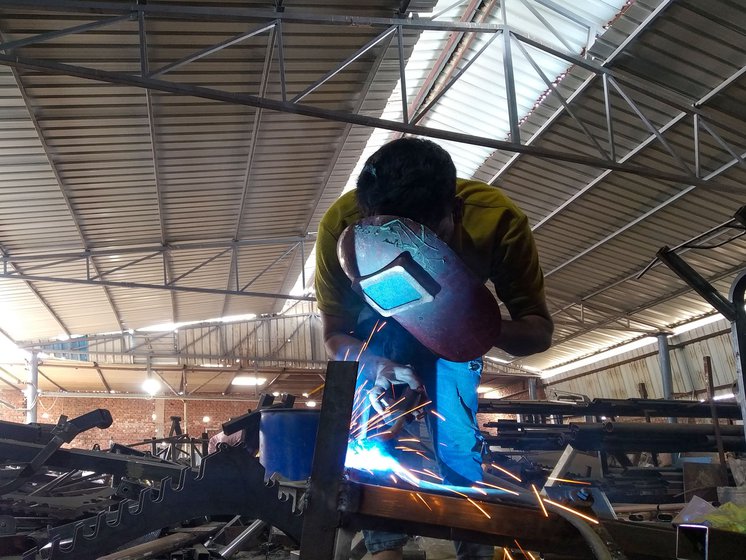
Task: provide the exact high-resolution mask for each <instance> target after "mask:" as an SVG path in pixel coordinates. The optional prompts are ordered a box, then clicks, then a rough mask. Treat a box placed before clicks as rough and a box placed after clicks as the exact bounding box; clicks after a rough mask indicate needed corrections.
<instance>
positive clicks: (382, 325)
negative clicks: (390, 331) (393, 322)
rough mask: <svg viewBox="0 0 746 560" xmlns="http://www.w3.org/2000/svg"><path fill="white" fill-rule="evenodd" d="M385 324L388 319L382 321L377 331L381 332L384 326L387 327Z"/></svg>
mask: <svg viewBox="0 0 746 560" xmlns="http://www.w3.org/2000/svg"><path fill="white" fill-rule="evenodd" d="M385 326H386V321H384V322H383V323H381V326H380V327H378V330H376V332H377V333H378V332H381V329H382V328H383V327H385Z"/></svg>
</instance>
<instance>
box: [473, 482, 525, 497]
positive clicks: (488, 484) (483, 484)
mask: <svg viewBox="0 0 746 560" xmlns="http://www.w3.org/2000/svg"><path fill="white" fill-rule="evenodd" d="M477 484H481V485H482V486H488V487H489V488H495V489H497V490H502V491H503V492H507V493H508V494H513V495H514V496H520V494H519V493H518V492H514V491H513V490H508V489H507V488H503V487H502V486H496V485H494V484H490V483H489V482H484V481H483V480H477Z"/></svg>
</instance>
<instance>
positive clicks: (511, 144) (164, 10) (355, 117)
mask: <svg viewBox="0 0 746 560" xmlns="http://www.w3.org/2000/svg"><path fill="white" fill-rule="evenodd" d="M544 1H546V0H544ZM550 4H551V5H549V4H548V5H547V6H548V7H550V8H551V9H553V10H555V11H557V12H558V13H560V14H563V15H564V16H565V17H569V15H570V14H568V13H566V12H565V11H564V10H562V9H561V7H560V6H557V5H554V4H553V3H550ZM2 7H15V8H23V9H27V10H41V11H44V10H53V11H55V12H59V11H61V12H75V13H82V14H90V13H93V14H109V15H114V16H118V17H119V19H123V18H125V16H129V18H130V19H133V20H137V21H138V22H142V21H144V20H145V19H160V18H167V19H183V20H190V19H200V18H206V19H207V20H212V21H215V20H223V21H234V22H235V21H247V22H257V21H258V22H264V23H265V24H266V25H265V26H264V27H260V28H259V30H258V31H256V32H250V33H251V34H254V35H255V34H257V33H258V32H261V31H264V30H266V29H269V28H271V30H272V34H274V35H275V36H276V40H275V41H271V42H269V43H268V47H267V50H268V56H267V60H269V59H271V50H272V48H273V45H276V48H277V58H278V61H279V65H280V78H281V90H282V92H283V94H282V98H281V100H276V99H273V98H269V97H266V96H265V94H264V92H263V91H260V94H259V95H257V96H253V95H240V94H234V93H229V92H224V91H220V90H215V89H212V88H206V87H198V86H194V85H188V84H186V85H185V84H178V83H173V82H168V81H164V80H162V79H156V78H155V74H156V73H148V72H147V68H144V70H145V71H144V72H143V73H142V75H135V74H127V73H118V72H117V73H115V72H107V71H103V70H99V69H95V68H87V67H82V66H75V65H70V64H61V63H56V62H54V61H51V60H38V59H32V58H27V57H23V56H20V55H18V54H16V53H11V54H5V55H0V64H4V65H7V66H11V67H13V68H25V69H31V70H37V71H40V72H45V73H53V74H66V75H70V76H77V77H81V78H87V79H92V80H97V81H102V82H107V83H113V84H122V85H128V86H134V87H142V88H145V89H146V90H153V91H162V92H170V93H177V94H184V95H191V96H195V97H202V98H205V99H212V100H216V101H222V102H226V103H234V104H239V105H246V106H250V107H256V108H257V109H259V110H263V109H268V110H274V111H280V112H287V113H293V114H299V115H305V116H308V117H312V118H320V119H326V120H331V121H336V122H346V123H349V124H357V125H362V126H369V127H375V128H383V129H387V130H392V131H395V132H400V133H411V134H417V135H421V136H429V137H433V138H441V139H444V140H452V141H456V142H462V143H466V144H473V145H478V146H485V147H492V148H495V149H498V150H506V151H510V152H516V153H525V154H529V155H535V156H538V157H545V158H550V159H557V160H561V161H567V162H572V163H578V164H582V165H588V166H591V167H598V168H602V169H608V170H612V171H621V172H626V173H632V174H636V175H641V176H644V177H651V178H657V179H662V180H665V181H672V182H677V183H685V184H689V185H697V186H708V187H711V186H713V184H712V182H711V181H709V180H708V179H702V178H700V177H698V176H696V175H695V174H694V173H693V172H692V171H691V170H689V169H688V168H686V166H683V167H684V168H685V169H684V170H683V171H684V172H683V173H681V174H679V173H668V172H661V171H660V170H657V169H653V168H648V167H644V166H638V165H632V164H629V163H626V162H624V161H621V160H620V161H616V160H614V159H611V158H608V157H602V158H590V157H587V156H583V155H579V154H576V153H572V152H565V151H558V150H552V149H545V148H540V147H533V146H531V145H530V144H529V143H528V142H526V143H522V142H521V141H520V136H519V131H518V117H517V112H516V109H515V104H516V99H515V84H514V80H513V72H512V67H513V60H512V54H511V52H510V45H511V43H512V42H513V41H516V42H519V43H522V44H523V45H527V46H530V47H531V48H534V49H537V50H540V51H542V52H544V53H546V54H549V55H551V56H553V57H556V58H560V59H562V60H564V61H566V62H567V63H568V64H574V65H578V66H580V67H582V68H583V69H585V70H588V71H590V72H592V73H594V74H595V75H598V76H608V77H609V78H611V83H612V85H613V87H614V88H615V89H616V90H617V92H619V93H620V94H621V95H622V96H623V97H624V98H625V100H626V101H627V102H628V103H629V104H630V106H631V107H632V108H633V109H634V110H635V112H637V113H638V115H639V116H640V117H641V120H642V121H643V122H644V123H645V125H646V126H647V127H648V128H650V129H651V130H653V131H654V134H655V136H656V137H657V138H658V139H659V140H660V141H662V142H663V143H664V146H666V147H667V149H669V151H670V152H671V153H672V157H673V158H674V159H675V160H678V161H682V160H681V157H680V156H679V155H678V154H676V152H674V151H673V150H672V149H671V148H670V146H669V145H668V144H667V143H666V142H665V140H664V139H663V136H662V134H661V133H660V131H656V130H655V127H653V125H652V124H650V123H649V122H648V121H647V119H646V118H645V117H644V115H643V113H642V112H641V111H640V110H639V109H638V108H637V106H636V104H635V103H634V102H633V101H632V99H631V98H630V97H629V96H628V95H627V94H626V93H625V92H624V91H623V90H622V89H621V85H620V84H624V85H625V86H627V87H632V88H640V87H641V86H640V84H639V83H638V82H639V80H638V81H636V80H635V79H634V78H629V77H626V76H622V75H617V74H616V73H614V72H613V71H612V70H610V69H609V68H608V67H605V66H603V65H599V64H597V63H595V62H593V61H591V60H589V59H587V58H583V57H578V56H575V55H573V54H569V53H566V52H562V51H559V50H557V49H555V48H553V47H551V46H549V45H547V44H544V43H542V42H540V41H537V40H535V39H532V38H530V37H527V36H524V35H522V34H521V33H519V32H518V31H517V30H515V29H512V28H511V27H510V26H509V25H508V24H507V23H506V22H504V21H503V23H501V24H485V23H472V22H439V21H435V20H432V19H420V18H369V17H356V16H344V15H328V16H327V15H317V14H303V13H294V12H285V11H280V12H273V11H265V10H256V9H240V8H238V9H234V8H210V9H207V8H203V7H197V6H190V5H184V6H177V5H147V4H139V5H136V6H122V5H117V4H108V3H104V2H76V1H69V2H60V1H54V0H35V1H31V2H27V3H19V2H13V1H5V0H3V1H0V8H2ZM502 13H503V20H504V19H505V9H504V7H503V8H502ZM110 22H111V18H107V19H106V20H104V21H99V22H91V24H89V25H93V24H95V23H98V27H105V26H106V25H107V24H109V23H110ZM283 23H300V24H318V25H329V26H355V27H358V26H366V27H373V28H378V27H384V28H387V29H386V31H385V32H384V33H383V34H381V35H379V37H378V38H376V39H375V40H374V41H373V42H372V43H373V44H371V43H368V44H367V45H365V46H364V47H363V48H362V49H360V50H359V51H358V53H355V54H354V55H353V56H352V57H351V58H348V59H347V60H345V61H344V62H343V63H341V64H340V65H339V66H338V67H337V68H336V69H333V70H331V71H330V72H327V73H326V74H325V75H324V76H323V77H322V78H320V79H319V80H317V81H316V82H315V83H313V84H311V85H310V86H308V87H307V88H305V89H304V91H303V92H301V93H300V94H298V95H296V96H295V97H294V98H293V99H292V100H290V101H288V100H287V99H286V97H287V94H286V90H287V88H286V80H285V73H284V67H283V60H284V53H283V47H282V44H283V40H282V34H283V33H284V30H283V29H282V27H283V26H282V24H283ZM586 23H587V22H586ZM142 27H143V26H142V25H139V26H138V29H141V28H142ZM86 29H87V28H83V30H86ZM394 30H395V32H396V35H397V41H398V58H399V67H400V80H402V83H406V81H405V80H406V76H405V72H404V68H405V61H404V49H403V44H402V40H403V33H404V30H417V31H425V30H439V31H454V32H465V33H488V34H493V35H497V34H503V49H504V52H505V54H506V55H507V56H504V58H503V60H504V66H505V74H506V86H507V90H508V100H507V103H508V107H509V109H510V122H511V131H512V132H511V140H510V141H501V140H498V139H494V138H486V137H480V136H474V135H468V134H461V133H456V132H449V131H443V130H438V129H435V128H430V127H427V126H419V125H416V124H412V123H410V120H409V116H408V115H409V109H408V102H407V99H406V98H405V97H404V95H403V97H402V121H401V122H398V121H391V120H386V119H379V118H372V117H367V116H364V115H360V114H356V113H348V112H344V111H331V110H325V109H320V108H316V107H313V106H311V105H303V104H300V103H298V102H297V101H299V100H301V99H303V97H305V95H306V94H307V93H309V92H310V91H313V90H315V89H317V88H318V87H320V86H321V85H323V84H324V83H325V82H326V81H328V80H329V79H330V78H332V77H333V76H335V75H336V74H337V73H338V72H339V71H341V70H342V69H344V67H345V66H346V65H348V64H349V63H350V62H351V60H354V59H355V58H357V57H358V56H360V54H362V53H364V52H366V51H367V50H369V49H370V48H372V47H373V45H375V44H377V43H378V42H380V40H381V39H383V38H384V37H385V36H387V35H388V34H391V33H393V32H394ZM80 31H81V26H76V27H74V28H70V29H68V30H58V31H56V32H53V33H46V34H41V35H39V36H37V37H36V39H35V40H34V39H32V38H28V39H26V40H25V41H26V42H25V43H24V45H25V46H27V45H29V44H31V43H39V42H42V41H46V40H49V39H53V38H56V37H58V36H60V35H62V34H65V35H69V34H73V33H78V32H80ZM550 31H551V30H550ZM139 35H140V38H139V39H140V49H141V59H142V60H147V45H146V44H145V37H144V35H145V34H144V32H142V31H140V33H139ZM247 36H248V35H247ZM242 38H243V36H242ZM238 40H239V38H237V37H233V38H229V39H227V40H224V41H222V42H220V43H218V44H216V45H214V46H212V47H210V48H209V49H203V50H202V51H200V52H198V53H194V54H193V55H191V56H189V57H186V58H184V59H182V60H179V61H175V62H173V63H171V64H170V65H167V66H164V67H163V68H162V69H161V70H160V71H158V72H157V74H158V75H159V76H162V75H163V74H165V73H166V71H165V70H168V69H171V68H174V67H177V66H182V65H183V64H187V63H188V62H190V61H192V60H196V59H198V58H201V57H202V56H204V54H206V53H214V52H217V51H218V50H221V49H223V48H226V47H227V46H229V45H232V44H235V43H236V42H237V41H238ZM7 46H8V47H12V46H13V44H12V43H8V45H7ZM3 47H4V44H0V50H6V49H4V48H3ZM523 48H525V47H523ZM479 54H481V53H477V55H475V56H474V57H473V58H472V61H473V60H475V59H476V58H477V57H478V56H479ZM145 66H147V65H145ZM169 66H170V67H169ZM265 69H266V65H265ZM456 78H457V77H456ZM263 82H264V83H266V73H265V78H264V79H263ZM402 91H403V92H404V91H405V90H404V88H402ZM644 92H645V95H646V96H648V97H650V98H653V99H656V100H657V101H659V102H662V103H665V104H668V105H669V106H671V107H679V108H681V109H682V110H683V111H685V112H686V113H687V114H698V115H699V119H698V122H702V119H703V117H704V115H703V114H702V107H701V105H699V106H698V105H689V106H686V105H682V104H681V103H680V102H677V101H676V100H674V99H673V98H672V95H671V94H670V93H669V92H667V91H665V90H663V89H662V88H660V87H655V86H651V85H650V84H645V86H644ZM610 109H611V108H610V106H609V105H608V104H607V107H606V110H607V119H610V118H612V115H611V110H610ZM260 112H261V111H258V113H260ZM425 112H426V111H424V110H423V111H420V114H419V117H420V118H421V116H422V115H423V114H424V113H425ZM708 118H713V119H715V118H717V117H716V116H714V115H710V116H709V117H708ZM258 120H259V115H257V118H256V122H258ZM418 120H419V119H418ZM724 124H725V123H724ZM610 140H611V147H610V148H611V149H610V152H611V153H614V152H615V149H614V145H613V135H611V136H610ZM250 160H251V158H249V167H250ZM682 163H683V161H682ZM239 220H240V215H239ZM239 223H240V222H239Z"/></svg>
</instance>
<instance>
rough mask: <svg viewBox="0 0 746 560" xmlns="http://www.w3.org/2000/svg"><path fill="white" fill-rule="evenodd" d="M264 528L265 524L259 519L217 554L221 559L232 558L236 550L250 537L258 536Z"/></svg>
mask: <svg viewBox="0 0 746 560" xmlns="http://www.w3.org/2000/svg"><path fill="white" fill-rule="evenodd" d="M266 526H267V524H266V523H265V522H264V521H262V520H261V519H257V520H256V521H254V522H253V523H252V524H251V525H249V526H248V527H246V529H244V530H243V531H241V534H240V535H238V536H237V537H236V538H235V539H233V540H232V541H231V542H230V544H228V546H226V547H225V548H223V549H221V550H219V551H218V554H219V555H220V557H221V558H225V559H226V560H227V559H228V558H233V555H234V554H235V553H236V552H238V549H239V548H240V547H241V545H242V544H243V543H245V542H246V541H247V540H249V539H250V538H251V537H253V536H255V535H257V534H259V532H260V531H261V530H262V529H264V527H266Z"/></svg>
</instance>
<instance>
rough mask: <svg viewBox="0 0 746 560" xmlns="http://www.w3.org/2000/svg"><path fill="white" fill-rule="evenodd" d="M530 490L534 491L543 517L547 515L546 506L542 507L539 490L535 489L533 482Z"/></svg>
mask: <svg viewBox="0 0 746 560" xmlns="http://www.w3.org/2000/svg"><path fill="white" fill-rule="evenodd" d="M531 490H533V491H534V495H535V496H536V499H537V500H538V501H539V506H541V511H543V512H544V517H549V513H548V512H547V508H546V507H544V502H542V501H541V496H539V491H538V490H537V489H536V486H534V485H533V484H532V485H531Z"/></svg>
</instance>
